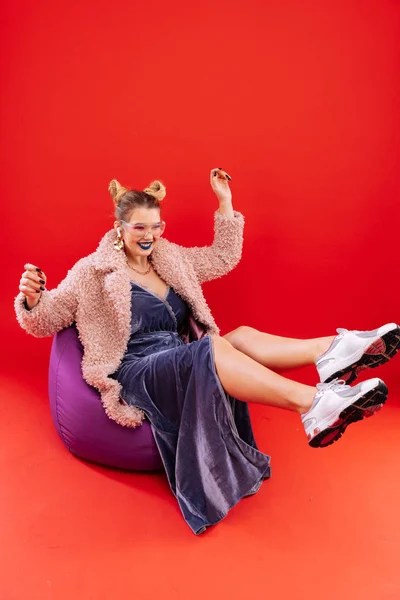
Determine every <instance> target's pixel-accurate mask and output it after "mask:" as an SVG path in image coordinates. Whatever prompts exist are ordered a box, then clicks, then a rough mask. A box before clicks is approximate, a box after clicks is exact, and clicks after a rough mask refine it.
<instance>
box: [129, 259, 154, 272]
mask: <svg viewBox="0 0 400 600" xmlns="http://www.w3.org/2000/svg"><path fill="white" fill-rule="evenodd" d="M126 262H127V265H128V267H129V268H130V269H132V271H135V273H139V275H148V274H149V273H150V271H151V263H150V262H149V267H148V269H147V271H145V272H144V273H143V272H142V271H139V270H138V269H135V267H132V265H130V264H129V262H128V261H126Z"/></svg>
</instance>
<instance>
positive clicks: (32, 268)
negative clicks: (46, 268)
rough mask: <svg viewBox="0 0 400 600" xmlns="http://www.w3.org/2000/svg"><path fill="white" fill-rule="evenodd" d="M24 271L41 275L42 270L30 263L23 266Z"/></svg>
mask: <svg viewBox="0 0 400 600" xmlns="http://www.w3.org/2000/svg"><path fill="white" fill-rule="evenodd" d="M24 269H26V271H36V273H43V271H42V269H40V268H39V267H37V266H36V265H32V264H31V263H26V264H25V265H24Z"/></svg>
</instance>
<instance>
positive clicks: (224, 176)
mask: <svg viewBox="0 0 400 600" xmlns="http://www.w3.org/2000/svg"><path fill="white" fill-rule="evenodd" d="M230 181H232V177H231V176H230V175H228V173H226V172H225V171H224V170H223V169H212V170H211V173H210V183H211V187H212V189H213V190H214V192H215V194H216V196H217V198H218V200H219V201H220V202H232V192H231V189H230V187H229V182H230Z"/></svg>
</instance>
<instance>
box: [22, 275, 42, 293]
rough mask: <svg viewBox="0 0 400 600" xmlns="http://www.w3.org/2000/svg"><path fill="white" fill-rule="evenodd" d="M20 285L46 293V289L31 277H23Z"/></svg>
mask: <svg viewBox="0 0 400 600" xmlns="http://www.w3.org/2000/svg"><path fill="white" fill-rule="evenodd" d="M20 284H21V285H24V286H26V287H29V288H33V289H34V290H40V291H41V292H44V291H45V288H44V287H43V285H42V284H41V283H40V282H38V281H35V280H34V279H32V278H30V277H23V278H22V279H21V281H20Z"/></svg>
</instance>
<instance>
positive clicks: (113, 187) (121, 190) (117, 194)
mask: <svg viewBox="0 0 400 600" xmlns="http://www.w3.org/2000/svg"><path fill="white" fill-rule="evenodd" d="M108 191H109V192H110V195H111V198H112V199H113V201H114V204H115V206H118V204H119V203H120V201H121V198H122V196H123V195H124V194H126V192H128V191H129V190H128V188H125V187H123V186H122V185H121V184H120V183H119V181H117V180H116V179H112V180H111V181H110V185H109V186H108Z"/></svg>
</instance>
